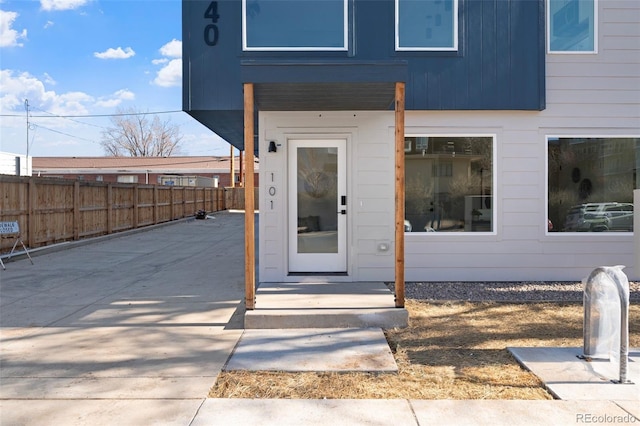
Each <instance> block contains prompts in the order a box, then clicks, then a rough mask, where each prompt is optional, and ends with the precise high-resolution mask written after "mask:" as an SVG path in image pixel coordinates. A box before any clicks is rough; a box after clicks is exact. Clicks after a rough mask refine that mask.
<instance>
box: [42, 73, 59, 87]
mask: <svg viewBox="0 0 640 426" xmlns="http://www.w3.org/2000/svg"><path fill="white" fill-rule="evenodd" d="M44 82H45V83H47V84H49V85H51V86H55V85H56V84H57V82H56V81H55V80H54V79H53V77H51V76H50V75H49V73H46V72H45V73H44Z"/></svg>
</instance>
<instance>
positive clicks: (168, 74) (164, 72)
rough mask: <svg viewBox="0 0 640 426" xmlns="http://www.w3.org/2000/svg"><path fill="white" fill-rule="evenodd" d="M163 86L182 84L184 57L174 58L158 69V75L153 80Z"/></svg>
mask: <svg viewBox="0 0 640 426" xmlns="http://www.w3.org/2000/svg"><path fill="white" fill-rule="evenodd" d="M153 82H154V83H155V84H157V85H158V86H161V87H174V86H180V85H181V84H182V59H172V60H171V61H169V63H168V64H167V65H166V66H165V67H163V68H162V69H161V70H160V71H158V75H157V76H156V78H155V79H154V80H153Z"/></svg>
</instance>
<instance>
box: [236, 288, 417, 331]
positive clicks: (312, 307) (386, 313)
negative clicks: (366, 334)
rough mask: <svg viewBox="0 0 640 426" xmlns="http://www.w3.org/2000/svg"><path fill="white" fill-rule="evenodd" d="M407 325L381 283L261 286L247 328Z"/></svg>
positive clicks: (404, 315)
mask: <svg viewBox="0 0 640 426" xmlns="http://www.w3.org/2000/svg"><path fill="white" fill-rule="evenodd" d="M408 321H409V314H408V312H407V310H406V309H404V308H396V307H395V299H394V295H393V293H391V291H390V290H389V289H388V288H387V287H386V286H385V285H384V283H381V282H355V283H349V282H346V283H345V282H343V283H335V282H331V283H327V282H313V283H307V282H305V283H262V284H261V285H260V287H259V288H258V290H257V291H256V306H255V309H254V310H251V311H247V312H246V313H245V317H244V328H246V329H258V328H262V329H278V328H369V327H379V328H395V327H406V326H407V325H408Z"/></svg>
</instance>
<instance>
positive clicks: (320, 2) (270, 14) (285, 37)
mask: <svg viewBox="0 0 640 426" xmlns="http://www.w3.org/2000/svg"><path fill="white" fill-rule="evenodd" d="M347 17H348V9H347V0H304V1H300V0H242V34H243V37H242V43H243V49H244V50H255V51H259V50H263V51H296V50H298V51H313V50H322V51H326V50H347V48H348V19H347Z"/></svg>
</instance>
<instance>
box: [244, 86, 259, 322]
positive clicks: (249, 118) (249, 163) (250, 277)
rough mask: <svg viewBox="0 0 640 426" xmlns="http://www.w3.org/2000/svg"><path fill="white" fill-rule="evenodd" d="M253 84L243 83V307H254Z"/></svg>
mask: <svg viewBox="0 0 640 426" xmlns="http://www.w3.org/2000/svg"><path fill="white" fill-rule="evenodd" d="M253 114H254V105H253V84H251V83H245V84H244V151H245V153H246V160H245V162H246V174H247V176H249V179H247V180H246V182H245V186H244V265H245V266H244V280H245V308H246V309H247V310H253V309H254V308H255V296H256V271H255V269H256V250H255V213H254V211H255V202H254V195H253V193H254V180H253V174H254V142H253V126H254V120H253Z"/></svg>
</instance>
